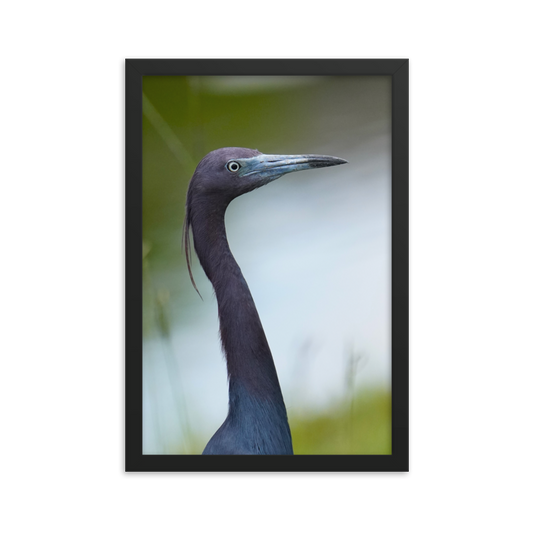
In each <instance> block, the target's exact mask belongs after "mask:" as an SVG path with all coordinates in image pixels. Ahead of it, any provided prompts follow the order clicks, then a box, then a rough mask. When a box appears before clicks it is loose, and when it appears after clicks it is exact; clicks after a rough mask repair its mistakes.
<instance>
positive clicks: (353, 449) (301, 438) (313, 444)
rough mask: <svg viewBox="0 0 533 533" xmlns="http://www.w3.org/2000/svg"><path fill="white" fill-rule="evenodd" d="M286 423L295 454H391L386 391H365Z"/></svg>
mask: <svg viewBox="0 0 533 533" xmlns="http://www.w3.org/2000/svg"><path fill="white" fill-rule="evenodd" d="M289 419H290V423H291V432H292V442H293V447H294V453H295V454H303V455H305V454H308V455H309V454H311V455H315V454H316V455H318V454H326V455H330V454H331V455H333V454H362V455H384V454H390V453H391V443H392V440H391V396H390V392H389V391H386V390H379V389H366V390H364V391H362V392H361V393H360V394H358V395H357V396H356V397H352V398H350V397H346V398H344V399H342V400H341V401H339V402H338V403H335V404H333V405H330V406H329V408H328V409H327V410H326V411H323V412H321V413H319V414H311V415H308V416H290V415H289Z"/></svg>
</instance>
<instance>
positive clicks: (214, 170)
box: [189, 148, 347, 203]
mask: <svg viewBox="0 0 533 533" xmlns="http://www.w3.org/2000/svg"><path fill="white" fill-rule="evenodd" d="M344 163H347V161H346V160H344V159H340V158H339V157H331V156H327V155H269V154H262V153H261V152H259V151H257V150H251V149H249V148H220V149H219V150H214V151H213V152H210V153H209V154H207V155H206V156H205V157H204V158H203V159H202V160H201V161H200V163H199V164H198V167H197V168H196V171H195V172H194V175H193V177H192V179H191V183H190V185H189V190H190V191H191V192H194V193H195V194H202V193H203V194H206V195H212V194H215V195H216V196H217V197H218V199H219V200H220V201H224V200H226V201H227V202H228V203H229V202H230V201H231V200H233V199H234V198H236V197H237V196H240V195H242V194H245V193H247V192H250V191H253V190H254V189H257V188H258V187H262V186H263V185H266V184H267V183H270V182H272V181H274V180H277V179H278V178H281V176H283V175H285V174H288V173H289V172H295V171H297V170H309V169H312V168H322V167H330V166H334V165H342V164H344Z"/></svg>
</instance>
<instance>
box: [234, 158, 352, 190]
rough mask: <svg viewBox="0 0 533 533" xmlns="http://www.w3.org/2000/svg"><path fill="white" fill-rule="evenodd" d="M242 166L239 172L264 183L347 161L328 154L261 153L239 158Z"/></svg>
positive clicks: (342, 163)
mask: <svg viewBox="0 0 533 533" xmlns="http://www.w3.org/2000/svg"><path fill="white" fill-rule="evenodd" d="M238 162H239V163H240V164H241V166H242V168H241V171H240V172H239V174H241V176H243V177H250V178H251V179H254V180H255V179H257V180H259V181H261V182H262V183H261V184H266V183H268V182H270V181H274V180H276V179H278V178H281V176H283V175H285V174H288V173H289V172H296V171H298V170H310V169H312V168H323V167H332V166H335V165H344V163H348V161H346V160H345V159H341V158H340V157H332V156H329V155H270V154H261V155H258V156H256V157H250V158H247V159H239V160H238Z"/></svg>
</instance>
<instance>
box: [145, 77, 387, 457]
mask: <svg viewBox="0 0 533 533" xmlns="http://www.w3.org/2000/svg"><path fill="white" fill-rule="evenodd" d="M390 99H391V81H390V78H389V77H378V76H374V77H363V76H353V77H352V76H345V77H312V76H305V77H296V76H285V77H277V76H253V77H247V76H231V77H220V76H217V77H209V76H195V77H187V76H144V78H143V453H145V454H176V453H187V454H196V453H201V452H202V450H203V448H204V447H205V445H206V443H207V441H208V440H209V438H210V437H211V435H212V434H213V433H214V432H215V431H216V430H217V429H218V427H219V426H220V424H221V423H222V422H223V420H224V419H225V417H226V414H227V402H228V400H227V379H226V370H225V362H224V359H223V356H222V353H221V350H220V346H219V339H218V322H217V307H216V300H215V297H214V295H213V291H212V288H211V286H210V284H209V281H208V280H207V278H206V277H205V275H204V273H203V271H202V270H201V268H200V267H199V265H198V261H197V260H195V261H194V262H193V272H194V276H195V279H196V283H197V285H198V287H199V290H200V292H201V294H202V296H203V301H202V300H201V299H200V297H199V296H198V295H197V293H196V292H195V291H194V288H193V287H192V284H191V282H190V280H189V277H188V273H187V267H186V262H185V256H184V253H182V250H181V233H182V226H183V217H184V205H185V195H186V191H187V186H188V182H189V180H190V178H191V176H192V174H193V172H194V169H195V168H196V165H197V164H198V162H199V161H200V160H201V159H202V157H203V156H204V155H205V154H207V153H208V152H210V151H211V150H214V149H216V148H221V147H224V146H242V147H247V148H254V149H258V150H260V151H261V152H263V153H273V154H308V153H316V154H326V155H332V156H337V157H342V158H345V159H347V160H349V162H350V164H349V165H343V166H342V167H335V168H329V169H320V170H313V171H307V172H297V173H294V174H291V175H288V176H284V177H283V178H282V179H280V180H278V181H276V182H274V183H272V184H270V185H268V186H267V187H264V188H262V189H259V190H257V191H254V192H252V193H250V194H247V195H245V196H243V197H241V198H238V199H236V200H235V201H234V202H232V204H231V205H230V207H229V209H228V212H227V216H226V225H227V231H228V238H229V242H230V246H231V248H232V251H233V253H234V255H235V257H236V259H237V261H238V262H239V264H240V266H241V268H242V270H243V273H244V276H245V278H246V279H247V281H248V284H249V286H250V289H251V291H252V294H253V297H254V300H255V302H256V305H257V308H258V311H259V314H260V316H261V320H262V322H263V326H264V329H265V332H266V335H267V338H268V340H269V344H270V347H271V349H272V353H273V356H274V360H275V362H276V366H277V369H278V375H279V378H280V383H281V387H282V390H283V395H284V398H285V402H286V405H287V410H288V414H289V422H290V425H291V431H292V435H293V444H294V452H295V453H296V454H298V453H300V454H389V453H391V395H390V371H391V363H390V179H391V171H390V143H391V135H390V131H391V124H390V120H391V119H390V117H391V113H390ZM195 259H196V258H195Z"/></svg>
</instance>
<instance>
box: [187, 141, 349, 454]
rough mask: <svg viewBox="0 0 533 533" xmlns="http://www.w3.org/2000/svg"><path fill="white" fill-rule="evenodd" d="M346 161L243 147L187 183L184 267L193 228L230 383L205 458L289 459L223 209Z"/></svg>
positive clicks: (278, 396)
mask: <svg viewBox="0 0 533 533" xmlns="http://www.w3.org/2000/svg"><path fill="white" fill-rule="evenodd" d="M343 163H346V161H345V160H344V159H339V158H335V157H329V156H315V155H297V156H287V155H265V154H261V152H258V151H257V150H250V149H248V148H221V149H219V150H215V151H214V152H210V153H209V154H207V155H206V156H205V157H204V158H203V159H202V161H201V162H200V163H199V165H198V167H197V168H196V171H195V173H194V175H193V177H192V178H191V182H190V184H189V190H188V192H187V205H186V216H185V226H184V242H185V251H186V255H187V264H188V267H189V273H191V269H190V258H191V252H190V243H189V230H190V229H192V233H193V238H194V248H195V250H196V254H197V255H198V258H199V260H200V264H201V265H202V268H203V269H204V271H205V273H206V275H207V277H208V278H209V280H210V281H211V283H212V284H213V287H214V290H215V294H216V298H217V302H218V315H219V321H220V338H221V341H222V348H223V350H224V353H225V355H226V362H227V369H228V378H229V411H228V416H227V418H226V420H225V421H224V423H223V424H222V426H221V427H220V428H219V429H218V431H217V432H216V433H215V434H214V435H213V437H212V438H211V440H210V441H209V443H208V444H207V446H206V448H205V450H204V454H205V455H249V454H252V455H273V454H277V455H292V453H293V451H292V440H291V433H290V429H289V423H288V420H287V411H286V409H285V403H284V402H283V396H282V393H281V387H280V384H279V381H278V376H277V373H276V367H275V366H274V360H273V358H272V354H271V352H270V348H269V346H268V342H267V339H266V336H265V332H264V331H263V326H262V325H261V320H260V318H259V315H258V313H257V309H256V307H255V304H254V301H253V298H252V295H251V293H250V290H249V288H248V285H247V283H246V280H245V279H244V277H243V275H242V272H241V269H240V268H239V265H238V264H237V262H236V261H235V258H234V257H233V255H232V253H231V251H230V248H229V245H228V240H227V236H226V228H225V225H224V215H225V212H226V208H227V207H228V205H229V203H230V202H231V201H232V200H233V199H234V198H236V197H237V196H240V195H242V194H244V193H246V192H249V191H252V190H254V189H256V188H258V187H261V186H263V185H265V184H267V183H270V182H271V181H273V180H275V179H277V178H279V177H281V176H282V175H284V174H287V173H288V172H294V171H296V170H306V169H310V168H320V167H326V166H332V165H340V164H343ZM191 279H192V273H191ZM193 284H194V280H193ZM195 287H196V285H195Z"/></svg>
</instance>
